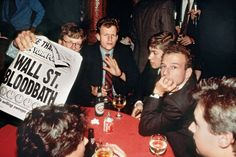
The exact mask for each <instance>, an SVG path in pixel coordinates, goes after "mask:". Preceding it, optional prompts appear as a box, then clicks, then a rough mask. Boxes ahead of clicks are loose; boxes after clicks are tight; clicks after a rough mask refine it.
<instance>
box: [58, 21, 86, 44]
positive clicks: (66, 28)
mask: <svg viewBox="0 0 236 157" xmlns="http://www.w3.org/2000/svg"><path fill="white" fill-rule="evenodd" d="M65 35H68V36H69V37H71V38H75V39H79V38H82V40H83V41H84V40H85V39H86V37H87V35H86V32H85V31H84V29H82V28H80V27H79V26H78V25H77V24H76V23H74V22H70V23H66V24H64V25H63V26H61V33H60V39H63V37H64V36H65Z"/></svg>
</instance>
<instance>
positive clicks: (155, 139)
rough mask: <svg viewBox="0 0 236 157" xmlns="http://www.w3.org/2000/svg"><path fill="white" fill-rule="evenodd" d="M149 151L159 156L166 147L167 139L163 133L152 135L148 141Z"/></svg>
mask: <svg viewBox="0 0 236 157" xmlns="http://www.w3.org/2000/svg"><path fill="white" fill-rule="evenodd" d="M149 146H150V151H151V152H152V153H153V154H156V156H161V155H162V154H164V153H165V151H166V149H167V140H166V137H165V136H164V135H160V134H157V135H152V136H151V139H150V141H149Z"/></svg>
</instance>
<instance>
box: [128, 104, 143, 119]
mask: <svg viewBox="0 0 236 157" xmlns="http://www.w3.org/2000/svg"><path fill="white" fill-rule="evenodd" d="M142 111H143V103H142V102H141V101H138V102H136V103H135V107H134V109H133V111H132V114H131V116H132V117H134V118H136V119H140V118H141V113H142Z"/></svg>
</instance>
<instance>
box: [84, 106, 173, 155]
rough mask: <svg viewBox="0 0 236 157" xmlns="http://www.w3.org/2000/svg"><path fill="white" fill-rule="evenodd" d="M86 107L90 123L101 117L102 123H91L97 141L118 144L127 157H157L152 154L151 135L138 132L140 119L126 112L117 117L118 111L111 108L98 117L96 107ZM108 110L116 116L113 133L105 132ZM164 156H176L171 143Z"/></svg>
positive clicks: (100, 121)
mask: <svg viewBox="0 0 236 157" xmlns="http://www.w3.org/2000/svg"><path fill="white" fill-rule="evenodd" d="M86 109H87V113H88V120H89V123H90V120H91V119H93V118H97V119H99V123H100V125H92V124H91V123H90V127H92V128H94V134H95V139H96V140H97V141H102V142H108V143H114V144H117V145H118V146H119V147H121V148H122V149H123V150H124V151H125V152H126V154H127V157H155V155H152V154H151V152H150V151H149V139H150V137H143V136H141V135H139V133H138V124H139V120H137V119H135V118H133V117H131V116H130V115H127V114H124V113H122V115H123V117H122V118H121V119H119V120H118V119H116V118H115V115H116V112H115V111H111V110H105V113H104V116H102V117H96V116H95V113H94V108H86ZM108 111H109V112H110V113H111V116H112V117H113V118H114V128H113V132H112V133H105V132H103V120H104V118H105V117H106V115H107V112H108ZM163 157H174V153H173V151H172V149H171V147H170V145H168V148H167V151H166V153H165V154H164V155H163Z"/></svg>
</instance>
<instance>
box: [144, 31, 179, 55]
mask: <svg viewBox="0 0 236 157" xmlns="http://www.w3.org/2000/svg"><path fill="white" fill-rule="evenodd" d="M174 43H175V35H174V34H173V33H171V32H160V33H157V34H154V35H152V36H151V38H150V39H149V40H148V47H152V48H156V47H157V46H158V48H159V49H161V50H162V51H163V50H164V49H165V48H166V47H167V45H171V44H172V45H173V44H174Z"/></svg>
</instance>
